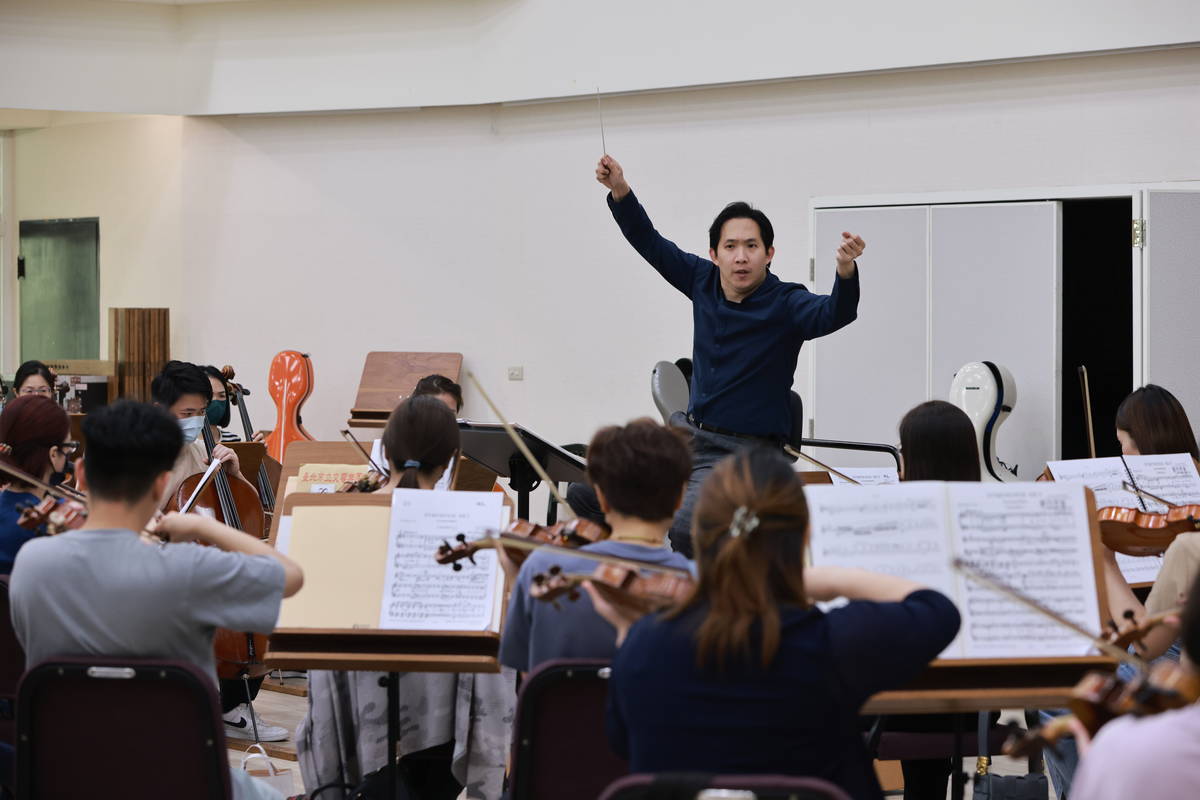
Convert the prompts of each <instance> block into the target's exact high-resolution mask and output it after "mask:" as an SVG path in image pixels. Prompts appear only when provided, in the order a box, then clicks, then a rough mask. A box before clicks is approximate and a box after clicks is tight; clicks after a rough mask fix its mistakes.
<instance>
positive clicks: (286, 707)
mask: <svg viewBox="0 0 1200 800" xmlns="http://www.w3.org/2000/svg"><path fill="white" fill-rule="evenodd" d="M307 703H308V701H307V700H306V699H305V698H303V697H296V696H294V695H287V694H280V693H278V692H269V691H263V692H259V695H258V700H256V701H255V704H254V706H255V708H256V709H257V710H258V713H259V716H261V717H262V718H263V719H264V720H265V721H266V722H268V723H270V724H272V725H281V726H283V727H284V728H287V729H288V730H289V731H290V732H292V735H295V730H296V726H297V725H299V724H300V720H301V719H303V718H304V713H305V710H306V708H307ZM1009 719H1016V720H1018V721H1020V720H1021V715H1020V712H1017V711H1010V712H1005V713H1004V715H1003V716H1002V717H1001V722H1002V723H1003V722H1007V721H1008V720H1009ZM288 744H291V745H292V750H293V751H294V742H289V743H288ZM229 745H230V747H229V763H230V764H231V765H232V766H234V767H236V766H238V765H239V764H240V763H241V760H242V756H243V754H244V753H245V750H246V747H247V744H246V743H236V741H235V740H230V742H229ZM271 762H272V763H273V764H274V765H275V766H276V768H278V769H281V770H290V771H291V774H292V785H293V787H294V794H300V793H301V792H303V791H304V790H305V789H304V783H303V781H301V780H300V768H299V765H298V764H297V763H296V762H295V761H291V760H287V759H282V758H272V759H271ZM260 763H261V762H260ZM963 771H964V772H966V773H968V774H971V775H973V774H974V773H975V759H974V758H968V759H963ZM992 772H995V773H996V774H998V775H1024V774H1025V773H1026V772H1027V764H1026V761H1025V759H1013V758H1008V757H1007V756H996V757H995V758H994V759H993V760H992ZM314 788H315V787H314ZM330 796H331V797H332V796H333V795H330ZM946 796H947V798H948V797H949V796H950V793H949V790H947V792H946ZM964 797H965V798H967V800H969V798H970V797H971V783H970V782H968V783H967V787H966V792H965V794H964ZM1050 800H1055V796H1054V788H1053V786H1051V789H1050Z"/></svg>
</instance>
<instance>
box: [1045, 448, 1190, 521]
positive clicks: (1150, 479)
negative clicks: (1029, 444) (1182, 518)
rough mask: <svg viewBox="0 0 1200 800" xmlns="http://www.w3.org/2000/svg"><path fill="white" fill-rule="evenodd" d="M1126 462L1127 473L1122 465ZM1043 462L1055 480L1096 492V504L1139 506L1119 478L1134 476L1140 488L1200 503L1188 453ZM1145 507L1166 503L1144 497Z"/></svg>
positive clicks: (1174, 499)
mask: <svg viewBox="0 0 1200 800" xmlns="http://www.w3.org/2000/svg"><path fill="white" fill-rule="evenodd" d="M1126 464H1128V465H1129V471H1128V473H1127V472H1126V471H1125V465H1126ZM1046 466H1048V467H1049V468H1050V472H1051V473H1052V474H1053V475H1054V479H1055V480H1056V481H1063V482H1065V481H1071V482H1075V483H1082V484H1084V485H1086V486H1087V487H1088V488H1089V489H1091V490H1092V491H1093V492H1095V493H1096V508H1105V507H1107V506H1119V507H1121V508H1142V503H1141V502H1139V498H1138V496H1137V495H1135V494H1133V493H1132V492H1127V491H1125V490H1124V489H1122V488H1121V482H1122V481H1128V480H1129V478H1130V476H1132V477H1133V483H1134V484H1135V485H1136V486H1137V487H1138V488H1139V489H1142V490H1143V491H1146V492H1149V493H1150V494H1154V495H1158V496H1159V497H1161V498H1163V499H1164V500H1170V501H1171V502H1172V503H1176V504H1178V505H1191V504H1192V503H1200V474H1197V472H1196V462H1194V461H1192V457H1191V456H1190V455H1188V454H1187V453H1171V454H1168V455H1160V456H1125V459H1124V462H1122V460H1121V459H1120V458H1118V457H1116V456H1112V457H1109V458H1078V459H1072V460H1070V461H1051V462H1050V463H1048V464H1047V465H1046ZM1144 503H1145V510H1146V511H1152V512H1155V513H1161V512H1163V511H1166V510H1167V509H1166V506H1164V505H1163V504H1162V503H1157V502H1155V501H1153V500H1149V499H1144Z"/></svg>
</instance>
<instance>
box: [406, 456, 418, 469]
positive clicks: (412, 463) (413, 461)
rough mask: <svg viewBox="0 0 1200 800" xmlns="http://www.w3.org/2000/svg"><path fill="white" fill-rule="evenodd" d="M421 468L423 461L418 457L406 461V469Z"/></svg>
mask: <svg viewBox="0 0 1200 800" xmlns="http://www.w3.org/2000/svg"><path fill="white" fill-rule="evenodd" d="M420 468H421V462H420V461H417V460H416V459H413V458H410V459H409V460H408V461H405V462H404V469H420Z"/></svg>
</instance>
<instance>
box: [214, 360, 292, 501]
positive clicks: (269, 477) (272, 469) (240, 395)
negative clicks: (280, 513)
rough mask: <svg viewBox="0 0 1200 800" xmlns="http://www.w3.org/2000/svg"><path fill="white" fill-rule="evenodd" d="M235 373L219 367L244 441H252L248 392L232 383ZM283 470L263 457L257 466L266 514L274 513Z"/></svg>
mask: <svg viewBox="0 0 1200 800" xmlns="http://www.w3.org/2000/svg"><path fill="white" fill-rule="evenodd" d="M235 377H236V373H234V371H233V367H231V366H229V365H228V364H226V365H225V366H223V367H221V378H222V379H223V380H224V381H225V383H226V384H227V385H228V386H229V390H230V391H229V401H230V402H231V403H233V404H234V405H235V406H237V407H238V416H240V417H241V418H242V430H243V432H244V433H245V437H246V441H247V442H252V441H254V426H253V425H251V424H250V412H249V411H248V410H247V409H246V398H247V397H248V396H249V395H250V391H249V390H248V389H247V388H246V387H245V386H242V385H241V384H240V383H234V380H233V379H234V378H235ZM282 470H283V466H282V465H281V464H280V463H279V462H278V461H276V460H275V459H273V458H271V457H270V456H269V455H268V456H263V460H262V463H260V464H259V465H258V476H257V480H256V484H257V487H258V497H259V499H260V500H262V505H263V510H264V511H266V512H267V513H268V514H270V513H272V512H274V511H275V485H276V484H278V483H279V473H280V472H281V471H282Z"/></svg>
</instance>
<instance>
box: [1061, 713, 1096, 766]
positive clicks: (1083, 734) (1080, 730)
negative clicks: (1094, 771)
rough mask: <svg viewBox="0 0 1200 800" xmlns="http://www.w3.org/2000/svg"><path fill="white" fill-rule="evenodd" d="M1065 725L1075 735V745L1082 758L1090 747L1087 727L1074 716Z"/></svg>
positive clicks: (1090, 742)
mask: <svg viewBox="0 0 1200 800" xmlns="http://www.w3.org/2000/svg"><path fill="white" fill-rule="evenodd" d="M1067 727H1069V728H1070V729H1071V733H1072V735H1074V737H1075V747H1076V749H1077V750H1079V757H1080V758H1083V757H1084V756H1086V755H1087V754H1088V751H1090V750H1091V749H1092V735H1091V734H1090V733H1088V729H1087V728H1085V727H1083V723H1082V722H1080V721H1079V720H1078V719H1077V718H1076V717H1074V716H1072V717H1071V719H1070V720H1068V722H1067Z"/></svg>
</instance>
